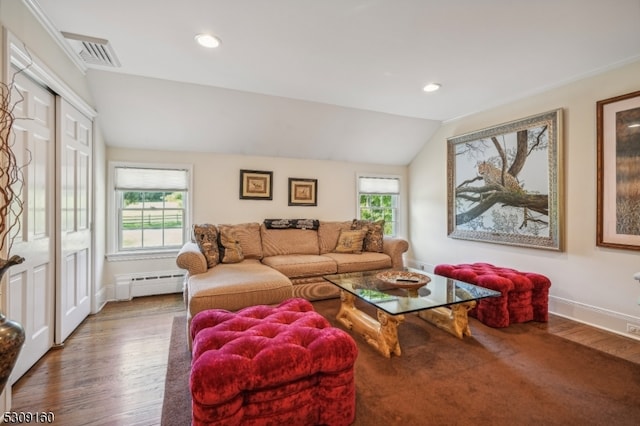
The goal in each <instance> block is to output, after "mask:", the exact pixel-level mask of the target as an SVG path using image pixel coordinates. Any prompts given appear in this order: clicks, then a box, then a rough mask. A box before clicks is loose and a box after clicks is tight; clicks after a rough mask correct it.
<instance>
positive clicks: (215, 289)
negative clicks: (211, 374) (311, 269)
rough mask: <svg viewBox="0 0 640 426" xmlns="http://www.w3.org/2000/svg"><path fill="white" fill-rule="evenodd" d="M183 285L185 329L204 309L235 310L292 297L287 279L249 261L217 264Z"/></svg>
mask: <svg viewBox="0 0 640 426" xmlns="http://www.w3.org/2000/svg"><path fill="white" fill-rule="evenodd" d="M185 286H186V287H185V297H186V300H187V303H188V306H187V326H189V325H190V323H191V319H192V318H193V316H195V315H196V314H197V313H198V312H201V311H204V310H207V309H211V308H216V309H226V310H229V311H237V310H238V309H241V308H244V307H246V306H250V305H275V304H278V303H280V302H282V301H283V300H286V299H289V298H291V297H292V295H293V293H292V290H291V281H290V280H289V279H288V278H287V277H285V276H284V275H283V274H281V273H280V272H278V271H276V270H275V269H273V268H270V267H268V266H266V265H263V264H262V263H260V261H259V260H253V259H248V260H244V261H242V262H240V263H227V264H220V265H217V266H216V267H215V268H211V269H209V270H208V271H207V272H204V273H202V274H197V275H193V276H191V277H189V280H187V281H185Z"/></svg>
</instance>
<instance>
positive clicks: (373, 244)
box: [351, 219, 384, 253]
mask: <svg viewBox="0 0 640 426" xmlns="http://www.w3.org/2000/svg"><path fill="white" fill-rule="evenodd" d="M351 229H366V230H367V235H365V237H364V245H363V248H362V249H363V250H364V251H372V252H375V253H382V252H383V251H384V250H383V247H382V243H383V240H384V220H376V221H372V220H358V219H353V222H352V223H351Z"/></svg>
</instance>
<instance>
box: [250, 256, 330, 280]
mask: <svg viewBox="0 0 640 426" xmlns="http://www.w3.org/2000/svg"><path fill="white" fill-rule="evenodd" d="M262 263H263V264H265V265H267V266H270V267H272V268H274V269H277V270H278V271H280V272H282V273H283V274H284V275H286V276H287V277H289V278H302V277H317V276H322V275H329V274H335V273H336V271H337V270H338V269H337V266H336V262H334V261H333V259H330V258H328V257H324V256H319V255H314V254H286V255H280V256H269V257H265V258H264V259H262Z"/></svg>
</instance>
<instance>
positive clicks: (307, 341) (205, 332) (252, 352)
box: [189, 299, 358, 425]
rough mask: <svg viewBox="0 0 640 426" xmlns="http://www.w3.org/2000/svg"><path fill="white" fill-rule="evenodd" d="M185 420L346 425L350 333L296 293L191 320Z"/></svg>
mask: <svg viewBox="0 0 640 426" xmlns="http://www.w3.org/2000/svg"><path fill="white" fill-rule="evenodd" d="M190 331H191V335H192V338H193V348H192V364H191V375H190V379H189V386H190V390H191V396H192V401H193V402H192V408H193V410H192V412H193V414H192V422H193V423H192V424H193V425H211V424H215V425H240V424H242V425H245V424H278V423H282V424H305V425H315V424H322V425H348V424H351V423H353V421H354V419H355V381H354V364H355V361H356V358H357V355H358V350H357V347H356V344H355V341H354V340H353V338H352V337H351V336H350V335H349V334H347V333H346V332H344V331H342V330H340V329H338V328H334V327H332V326H331V325H330V324H329V322H328V321H327V320H326V319H325V318H324V317H323V316H321V315H320V314H318V313H317V312H315V311H314V310H313V306H312V305H311V303H309V302H308V301H307V300H304V299H289V300H286V301H284V302H283V303H281V304H280V305H278V306H276V307H270V306H252V307H249V308H245V309H243V310H240V311H238V312H235V313H232V312H228V311H224V310H219V309H211V310H208V311H203V312H200V313H198V314H197V315H196V316H194V318H193V320H192V321H191V330H190Z"/></svg>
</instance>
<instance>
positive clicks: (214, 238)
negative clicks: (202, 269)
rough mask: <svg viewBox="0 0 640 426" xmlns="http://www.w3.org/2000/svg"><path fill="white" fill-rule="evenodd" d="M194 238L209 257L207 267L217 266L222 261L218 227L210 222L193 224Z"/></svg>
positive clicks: (203, 252) (207, 257)
mask: <svg viewBox="0 0 640 426" xmlns="http://www.w3.org/2000/svg"><path fill="white" fill-rule="evenodd" d="M193 238H194V240H195V242H196V243H197V244H198V247H199V248H200V251H201V252H202V254H203V255H204V257H205V259H207V267H208V268H213V267H214V266H216V265H217V264H218V263H219V262H220V252H219V251H218V229H217V228H216V227H215V225H211V224H210V223H205V224H203V225H193Z"/></svg>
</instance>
